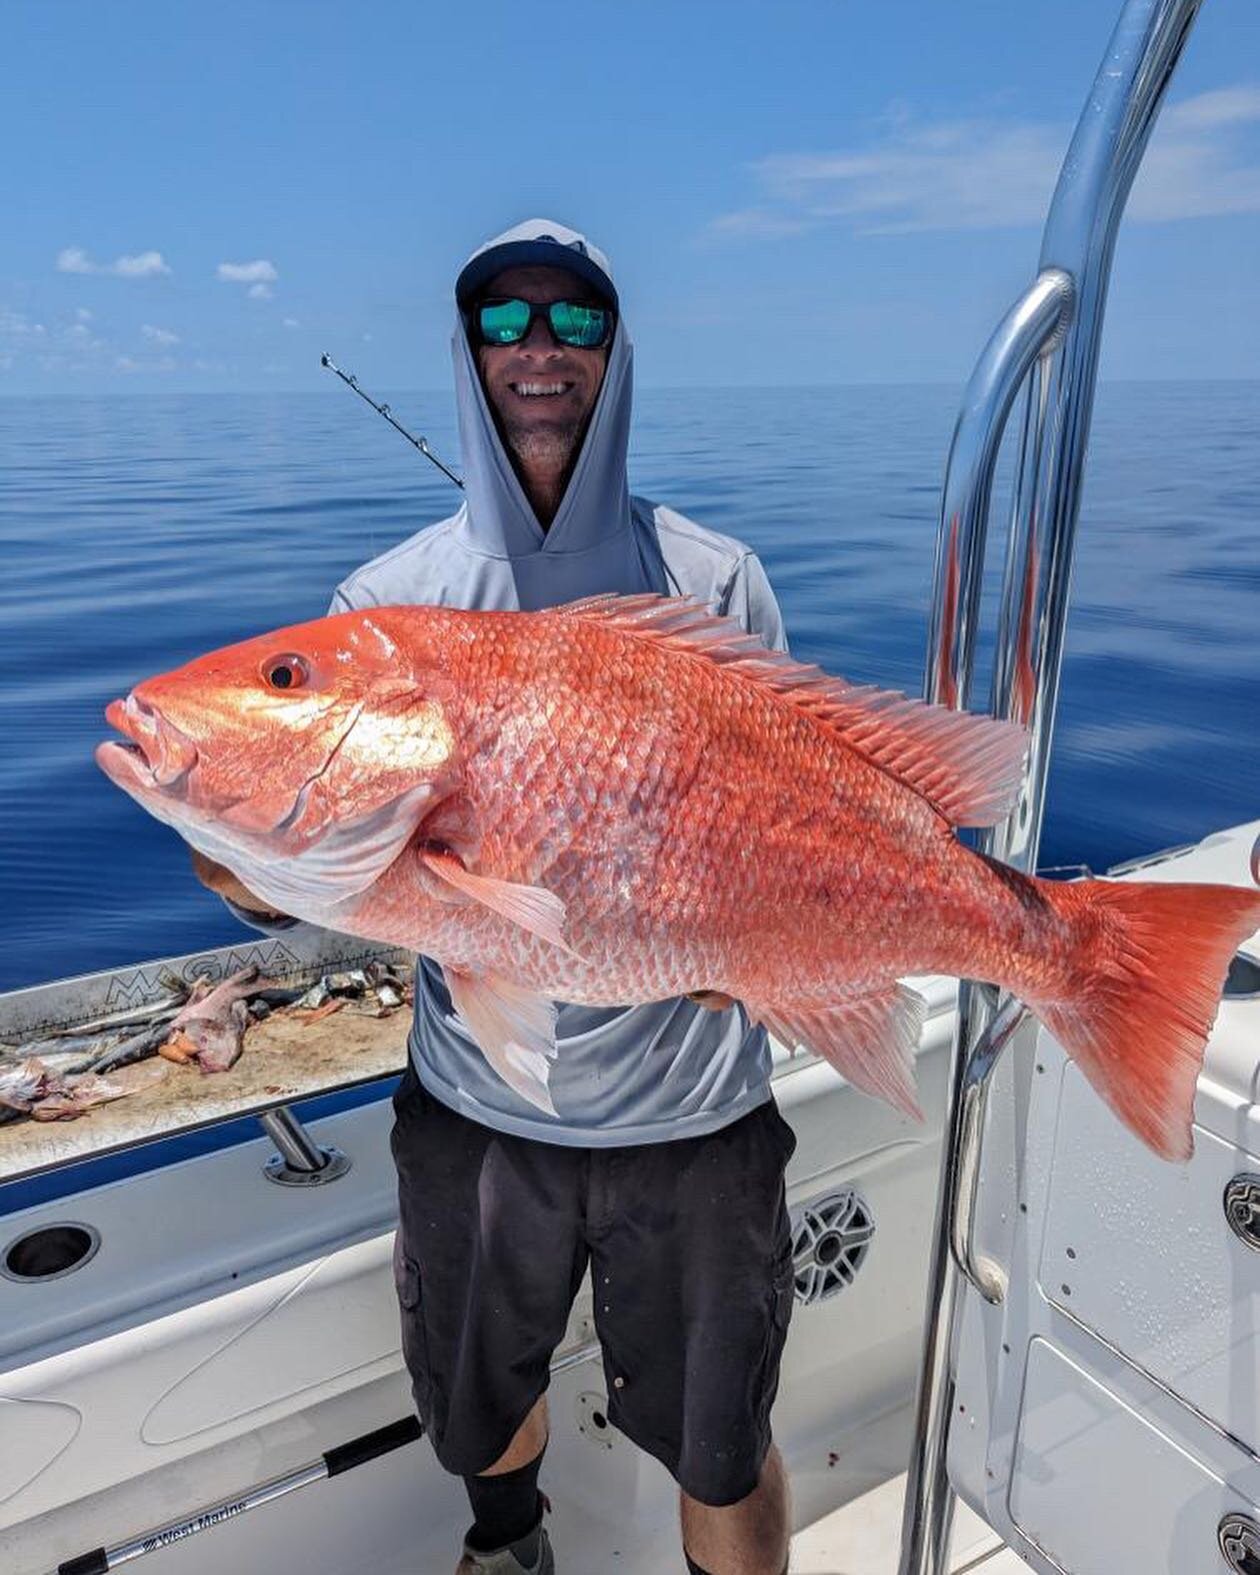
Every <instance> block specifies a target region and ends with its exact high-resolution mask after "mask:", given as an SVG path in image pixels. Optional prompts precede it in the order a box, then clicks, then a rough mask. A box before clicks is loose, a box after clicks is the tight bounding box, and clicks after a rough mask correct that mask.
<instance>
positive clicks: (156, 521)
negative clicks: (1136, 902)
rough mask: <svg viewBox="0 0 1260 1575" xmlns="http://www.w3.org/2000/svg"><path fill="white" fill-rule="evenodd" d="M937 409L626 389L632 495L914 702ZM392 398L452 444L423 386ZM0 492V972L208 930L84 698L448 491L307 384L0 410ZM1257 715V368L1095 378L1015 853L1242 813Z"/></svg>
mask: <svg viewBox="0 0 1260 1575" xmlns="http://www.w3.org/2000/svg"><path fill="white" fill-rule="evenodd" d="M957 398H958V390H956V389H952V388H945V387H920V388H832V389H793V390H764V391H759V390H747V389H742V390H731V391H723V392H715V391H713V390H704V391H699V392H695V393H688V392H682V391H669V392H664V391H657V392H646V393H642V394H640V395H639V397H638V404H637V411H638V416H637V427H636V431H635V437H634V444H633V465H632V478H633V483H634V485H635V487H636V490H638V491H640V492H644V493H646V494H647V495H648V496H651V497H655V498H657V499H658V500H661V501H667V502H669V503H671V504H673V505H674V506H675V507H677V508H680V509H682V510H684V511H685V512H687V513H690V514H693V515H695V516H696V517H697V518H698V519H700V520H702V521H704V522H705V523H707V524H710V525H712V526H714V527H716V528H717V529H720V530H724V531H728V532H730V533H731V534H733V535H736V536H739V537H742V538H743V539H744V540H745V541H747V542H749V543H750V544H751V545H752V546H753V547H755V548H756V550H757V551H758V553H760V555H761V557H762V559H763V561H764V562H765V564H766V566H767V568H768V570H769V573H770V578H771V581H772V582H773V584H774V585H775V587H776V589H777V591H778V594H779V599H780V602H781V604H782V606H783V610H784V613H785V616H786V619H787V626H788V631H789V635H790V638H791V640H792V644H793V649H794V651H795V653H796V654H797V655H799V656H801V657H803V658H806V659H810V660H815V661H818V662H821V663H822V664H823V665H825V666H826V667H828V668H830V669H831V670H832V671H835V672H840V673H844V674H845V675H846V676H849V677H853V678H859V679H865V680H873V681H877V682H879V683H881V684H884V685H887V686H891V687H898V688H906V689H909V690H911V691H912V692H917V691H918V688H919V685H920V682H921V677H922V666H923V647H924V638H925V622H926V611H927V598H928V591H929V585H930V578H931V562H932V550H933V542H934V537H935V530H936V513H937V508H938V495H939V488H940V482H941V477H942V472H943V468H944V459H945V454H946V451H947V447H948V442H949V436H950V432H951V429H952V426H953V419H954V413H955V408H956V402H957ZM392 403H393V406H394V409H395V411H396V412H397V414H398V415H399V417H400V418H401V419H402V420H404V421H409V422H411V423H412V424H413V425H414V427H415V428H416V429H418V430H421V431H423V432H425V433H426V434H427V436H428V437H429V439H430V441H431V442H432V443H433V445H434V447H435V448H436V449H437V451H438V452H439V453H441V454H442V455H443V456H444V457H447V458H448V459H451V460H456V459H457V458H458V454H457V445H456V442H455V438H454V431H453V411H452V408H451V404H450V401H449V399H448V397H447V396H445V395H414V394H413V395H401V394H399V395H394V396H392ZM0 477H2V479H3V485H2V488H0V542H2V543H3V551H4V570H5V572H4V575H3V579H2V580H0V628H2V630H3V640H2V641H0V724H2V734H0V736H2V737H3V740H4V747H3V749H2V750H0V905H2V911H3V913H4V915H5V926H4V934H5V944H4V946H3V948H2V949H0V989H7V988H14V987H17V986H20V985H26V984H33V983H38V982H40V981H42V980H45V979H50V978H58V977H62V976H64V975H67V974H72V973H81V972H86V971H90V970H93V969H98V968H105V967H109V966H112V965H115V964H119V965H121V964H125V963H128V962H133V961H136V960H139V959H141V958H147V957H157V956H163V955H168V954H172V953H179V952H185V951H192V950H195V949H198V948H200V947H203V946H208V945H214V944H218V943H221V942H224V941H227V940H229V939H232V938H234V937H236V936H238V935H239V934H240V929H239V926H237V925H236V924H235V922H234V921H233V920H232V919H231V917H230V916H229V915H228V914H227V913H226V911H225V910H224V909H223V908H222V906H221V905H220V903H219V901H218V899H217V898H215V897H213V896H211V895H210V894H209V893H208V892H205V891H203V890H202V888H201V887H200V886H199V885H198V884H197V883H196V881H195V880H194V879H193V877H192V874H191V872H190V870H189V866H188V857H187V852H186V849H185V847H184V844H183V843H182V842H181V841H180V840H179V839H178V838H177V837H176V836H175V834H174V833H173V832H172V831H170V830H168V829H167V828H165V827H163V826H160V825H159V824H158V823H157V822H156V821H154V820H151V819H150V818H149V817H148V816H147V815H145V814H144V813H143V812H142V811H141V810H140V809H139V808H138V807H137V806H136V805H135V804H134V803H132V801H131V800H130V799H128V798H126V797H125V796H124V795H123V794H122V793H121V792H119V791H118V790H117V789H116V788H114V787H113V786H112V785H111V784H110V783H109V782H108V781H107V780H106V779H105V778H104V776H102V775H101V773H100V772H99V771H98V770H97V768H96V766H95V765H94V763H93V761H92V748H93V745H94V744H95V743H96V742H97V741H98V740H99V739H100V738H101V737H103V736H106V733H107V729H106V728H105V726H104V723H103V720H102V717H101V712H102V709H103V707H104V706H105V704H106V703H107V702H108V701H109V700H110V699H112V698H113V697H114V696H116V695H121V694H125V693H126V691H127V689H128V688H129V687H130V686H131V685H132V684H133V683H135V682H136V681H138V680H139V679H140V678H142V677H145V676H147V675H148V674H151V673H154V672H158V671H161V670H163V669H165V668H168V667H171V666H174V665H176V664H178V663H180V662H182V661H185V660H187V659H188V658H189V657H191V656H194V655H197V654H199V653H200V652H202V651H205V650H207V649H209V648H211V647H213V646H216V645H221V644H224V643H226V642H228V641H232V640H236V639H240V638H243V637H244V636H247V635H250V634H256V633H258V632H260V631H262V630H264V629H266V628H270V627H274V626H277V625H280V624H285V623H292V622H295V621H297V620H299V619H303V618H307V617H313V616H317V615H319V614H320V613H322V612H323V611H324V608H325V606H326V604H327V600H328V595H329V593H330V591H331V589H332V586H333V585H334V584H335V583H336V581H337V580H338V579H340V578H341V577H342V576H343V575H344V574H346V573H347V572H348V571H349V570H350V569H352V568H353V567H354V566H355V565H356V564H358V563H360V562H361V561H363V560H364V559H365V558H368V557H371V556H373V555H374V554H376V553H378V552H381V551H383V550H384V549H385V548H387V547H390V546H392V545H393V544H394V543H395V542H397V541H399V540H401V539H402V538H403V537H405V536H407V535H409V534H410V533H411V532H412V531H414V530H415V529H417V528H418V527H419V526H420V525H422V524H424V523H426V522H427V521H429V520H433V519H436V518H439V517H441V516H442V515H444V514H447V513H449V512H451V510H452V509H453V508H454V506H455V501H456V495H455V493H454V490H453V488H451V486H450V485H449V483H447V482H446V481H445V480H443V478H442V477H441V476H440V475H439V474H438V473H437V472H436V471H434V470H432V469H431V468H430V467H429V466H428V465H427V463H426V462H425V461H424V460H422V459H420V458H419V457H418V456H416V455H415V454H414V453H413V452H412V451H411V450H410V449H409V448H408V446H407V445H406V444H405V443H404V442H403V441H402V440H401V439H400V438H399V437H398V436H397V435H396V434H394V433H393V432H391V431H390V430H389V428H388V427H387V426H386V425H385V424H384V422H382V421H381V420H380V419H379V418H378V417H377V416H375V415H373V414H372V412H371V411H369V410H368V409H367V408H366V407H365V406H362V405H360V404H359V403H358V402H357V401H356V400H354V399H353V398H352V397H351V396H350V394H349V393H348V392H345V391H343V390H340V389H338V388H335V387H333V388H330V389H328V390H326V391H323V392H321V393H319V394H309V395H296V396H293V395H289V396H283V397H281V396H276V397H265V396H257V397H231V396H196V397H187V398H175V397H169V398H135V399H110V400H66V401H60V402H53V401H35V400H29V401H28V400H18V399H4V400H0ZM995 518H996V519H998V520H999V521H1000V520H1001V519H1002V518H1003V514H1002V512H1001V511H1000V509H999V512H998V513H997V514H996V515H995ZM994 534H995V536H996V537H1001V536H1002V534H1003V532H1002V531H1001V530H1000V529H998V530H996V531H995V533H994ZM1258 721H1260V383H1256V382H1253V383H1230V384H1204V383H1195V384H1182V385H1174V384H1162V385H1152V384H1144V385H1138V384H1114V385H1110V386H1104V387H1103V388H1102V389H1101V390H1100V392H1099V396H1098V402H1097V410H1096V417H1095V424H1094V436H1093V442H1092V449H1091V455H1090V467H1089V473H1088V480H1087V485H1086V493H1085V503H1084V508H1083V512H1082V521H1081V531H1080V543H1079V552H1078V560H1077V569H1076V582H1075V595H1074V604H1073V610H1072V617H1071V620H1070V624H1069V632H1068V642H1067V657H1066V663H1065V669H1064V678H1063V689H1062V701H1061V706H1060V723H1059V732H1058V743H1057V751H1056V757H1055V763H1054V766H1053V769H1052V772H1051V781H1050V794H1049V811H1048V816H1047V822H1046V831H1045V836H1044V839H1043V845H1042V862H1043V863H1044V864H1060V863H1076V862H1081V861H1083V862H1086V863H1089V864H1090V865H1092V866H1093V867H1094V868H1096V869H1101V868H1105V867H1106V866H1107V865H1109V864H1111V863H1114V862H1116V861H1117V860H1119V859H1122V858H1126V857H1129V856H1131V855H1134V854H1137V853H1141V852H1144V851H1151V850H1154V849H1157V848H1161V847H1164V846H1167V845H1168V844H1170V843H1176V842H1185V841H1190V840H1192V839H1196V838H1198V837H1200V836H1202V835H1203V834H1205V833H1206V832H1208V831H1210V830H1212V829H1214V828H1216V827H1220V826H1226V825H1230V824H1234V823H1237V822H1238V821H1241V820H1246V819H1250V818H1252V817H1254V816H1255V815H1257V814H1258V813H1260V726H1257V722H1258Z"/></svg>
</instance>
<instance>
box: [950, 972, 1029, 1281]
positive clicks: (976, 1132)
mask: <svg viewBox="0 0 1260 1575" xmlns="http://www.w3.org/2000/svg"><path fill="white" fill-rule="evenodd" d="M972 988H974V987H973V986H970V985H964V986H963V989H962V990H961V991H960V992H959V1008H958V1010H959V1015H960V1016H961V1015H962V1012H963V1010H964V1008H963V1005H962V996H963V994H964V993H967V992H969V991H970V990H971V989H972ZM1027 1018H1028V1008H1027V1007H1026V1006H1021V1005H1020V1003H1019V1002H1018V1001H1015V1000H1009V999H1008V1000H1007V1001H1006V1002H1005V1003H1004V1004H1003V1006H1002V1008H1001V1010H1000V1011H998V1012H997V1013H996V1014H995V1016H994V1018H993V1021H992V1022H991V1023H990V1024H989V1026H988V1027H987V1028H986V1029H985V1031H984V1032H983V1033H982V1034H981V1035H980V1037H979V1039H977V1041H976V1042H975V1044H974V1045H973V1046H972V1048H971V1050H970V1052H969V1053H968V1056H967V1059H966V1063H965V1065H964V1067H963V1081H962V1090H961V1093H960V1095H959V1111H960V1114H959V1127H960V1131H961V1137H960V1140H959V1143H958V1147H957V1149H956V1150H955V1151H954V1155H953V1162H952V1163H951V1164H950V1165H949V1167H948V1170H947V1172H946V1175H947V1178H948V1184H949V1199H950V1206H949V1209H948V1219H949V1222H950V1232H949V1246H950V1251H951V1253H952V1254H953V1258H954V1264H955V1266H956V1267H957V1269H958V1272H959V1273H960V1274H961V1275H962V1276H963V1277H964V1278H965V1279H967V1280H969V1281H970V1282H971V1284H972V1285H974V1286H975V1288H976V1289H977V1290H978V1291H979V1292H980V1294H981V1296H983V1297H984V1299H985V1301H987V1302H992V1303H994V1304H995V1305H996V1304H997V1303H998V1302H1000V1301H1001V1300H1002V1298H1003V1297H1004V1296H1005V1295H1006V1285H1007V1277H1006V1271H1005V1270H1004V1269H1003V1268H1002V1266H1001V1264H998V1263H994V1262H993V1260H992V1259H991V1258H983V1257H981V1256H980V1255H979V1254H978V1253H977V1252H976V1250H975V1244H974V1242H973V1241H972V1235H971V1230H972V1225H973V1223H974V1220H975V1212H976V1193H977V1190H978V1186H979V1181H980V1140H981V1135H982V1133H983V1131H984V1114H985V1109H986V1108H987V1105H988V1091H989V1076H990V1074H991V1073H992V1071H993V1069H994V1067H995V1066H996V1065H997V1062H998V1057H999V1056H1000V1055H1001V1053H1002V1051H1003V1050H1004V1049H1005V1048H1006V1046H1007V1044H1008V1043H1009V1042H1010V1040H1011V1037H1012V1035H1013V1034H1014V1033H1015V1030H1016V1029H1017V1028H1019V1027H1020V1025H1021V1024H1022V1023H1024V1022H1025V1021H1026V1020H1027Z"/></svg>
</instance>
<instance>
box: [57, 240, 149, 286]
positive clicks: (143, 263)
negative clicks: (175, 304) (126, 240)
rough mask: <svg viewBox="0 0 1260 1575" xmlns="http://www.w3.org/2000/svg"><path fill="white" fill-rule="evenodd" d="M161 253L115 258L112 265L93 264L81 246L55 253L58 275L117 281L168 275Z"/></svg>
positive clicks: (66, 247) (70, 247)
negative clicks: (95, 275)
mask: <svg viewBox="0 0 1260 1575" xmlns="http://www.w3.org/2000/svg"><path fill="white" fill-rule="evenodd" d="M170 271H171V270H170V268H169V267H168V265H167V264H166V263H165V262H164V261H163V258H162V253H161V252H137V253H136V255H135V256H134V257H116V258H115V259H114V261H113V262H112V263H97V262H93V261H92V259H91V258H90V257H89V256H88V254H87V253H86V252H85V251H84V250H83V248H82V247H81V246H65V247H63V248H62V249H61V251H59V252H58V253H57V272H58V273H102V274H113V275H114V276H115V277H116V278H119V279H151V278H153V277H155V276H156V275H157V274H163V273H170Z"/></svg>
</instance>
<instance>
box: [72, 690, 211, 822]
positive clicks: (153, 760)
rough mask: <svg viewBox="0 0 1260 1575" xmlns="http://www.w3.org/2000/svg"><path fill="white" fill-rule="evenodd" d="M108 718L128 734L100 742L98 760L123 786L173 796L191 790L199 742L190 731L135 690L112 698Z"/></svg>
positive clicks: (111, 724)
mask: <svg viewBox="0 0 1260 1575" xmlns="http://www.w3.org/2000/svg"><path fill="white" fill-rule="evenodd" d="M105 720H106V721H107V722H108V723H109V725H110V726H111V727H116V728H117V729H118V731H119V732H120V733H122V734H123V735H124V738H125V742H123V743H119V742H118V741H117V740H116V739H110V740H109V741H108V742H106V743H103V744H99V745H98V746H97V750H96V762H97V764H98V765H99V766H100V768H101V769H102V771H104V772H105V774H106V776H108V777H110V778H112V779H113V780H114V781H115V782H117V783H118V785H119V786H120V787H124V788H130V787H138V788H141V789H144V788H147V789H150V790H152V789H154V788H156V789H158V790H159V791H160V792H162V793H164V794H166V795H167V796H168V797H171V798H182V797H184V796H185V795H186V794H187V790H188V776H189V773H190V772H191V771H192V768H193V767H194V766H195V765H196V764H197V746H196V744H194V743H193V741H192V739H191V738H189V737H188V736H187V734H185V733H182V732H180V730H179V728H177V727H176V726H175V724H174V723H173V722H171V721H168V720H167V718H166V717H164V716H163V715H162V713H161V712H160V711H157V710H155V709H154V708H153V707H152V706H151V705H150V704H149V703H148V701H146V700H144V699H143V698H141V696H139V695H138V694H136V692H135V691H134V690H133V691H132V692H131V694H129V695H128V696H127V698H126V699H125V700H111V701H110V703H109V705H108V706H106V708H105Z"/></svg>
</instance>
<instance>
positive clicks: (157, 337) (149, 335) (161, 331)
mask: <svg viewBox="0 0 1260 1575" xmlns="http://www.w3.org/2000/svg"><path fill="white" fill-rule="evenodd" d="M140 332H141V333H142V334H143V335H144V337H145V338H146V339H147V340H149V342H150V343H151V344H155V345H177V344H178V343H179V335H178V334H174V333H172V332H171V330H170V329H169V328H155V327H154V326H153V324H152V323H142V324H141V326H140Z"/></svg>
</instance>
